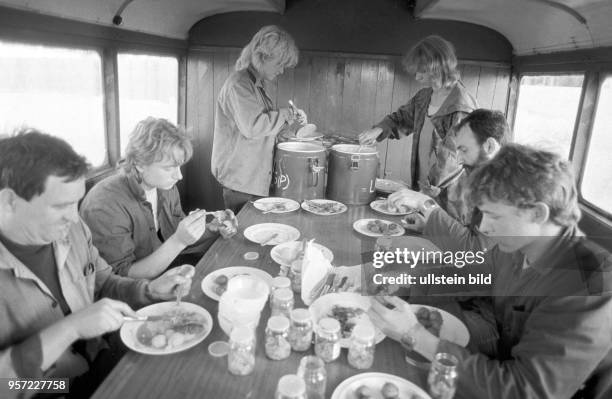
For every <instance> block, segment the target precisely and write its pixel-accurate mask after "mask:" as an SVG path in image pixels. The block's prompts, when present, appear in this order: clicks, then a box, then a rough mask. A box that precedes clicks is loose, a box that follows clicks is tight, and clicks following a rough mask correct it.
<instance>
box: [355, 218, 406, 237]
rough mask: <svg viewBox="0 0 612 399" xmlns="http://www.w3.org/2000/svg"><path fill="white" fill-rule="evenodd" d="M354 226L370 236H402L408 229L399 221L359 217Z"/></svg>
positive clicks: (359, 231) (356, 229) (358, 230)
mask: <svg viewBox="0 0 612 399" xmlns="http://www.w3.org/2000/svg"><path fill="white" fill-rule="evenodd" d="M353 228H354V229H355V231H357V232H358V233H361V234H364V235H366V236H369V237H384V236H391V237H395V236H401V235H404V233H405V232H406V230H404V228H403V227H402V226H400V225H399V223H395V222H390V221H388V220H381V219H359V220H357V221H356V222H355V223H353Z"/></svg>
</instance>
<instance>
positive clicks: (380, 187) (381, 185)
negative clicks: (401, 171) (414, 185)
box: [374, 179, 408, 194]
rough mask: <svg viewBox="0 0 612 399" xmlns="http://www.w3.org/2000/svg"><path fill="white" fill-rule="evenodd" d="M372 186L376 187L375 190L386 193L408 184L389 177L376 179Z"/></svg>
mask: <svg viewBox="0 0 612 399" xmlns="http://www.w3.org/2000/svg"><path fill="white" fill-rule="evenodd" d="M374 187H376V191H380V192H381V193H386V194H391V193H394V192H396V191H399V190H402V189H404V188H408V186H406V185H405V184H403V183H400V182H397V181H395V180H389V179H376V183H375V184H374Z"/></svg>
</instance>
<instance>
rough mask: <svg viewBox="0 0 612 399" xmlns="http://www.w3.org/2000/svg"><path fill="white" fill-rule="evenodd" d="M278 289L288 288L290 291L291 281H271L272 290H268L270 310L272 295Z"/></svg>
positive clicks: (286, 279)
mask: <svg viewBox="0 0 612 399" xmlns="http://www.w3.org/2000/svg"><path fill="white" fill-rule="evenodd" d="M279 288H289V289H291V280H289V278H288V277H282V276H278V277H274V279H272V288H271V289H270V309H272V295H274V291H276V290H277V289H279Z"/></svg>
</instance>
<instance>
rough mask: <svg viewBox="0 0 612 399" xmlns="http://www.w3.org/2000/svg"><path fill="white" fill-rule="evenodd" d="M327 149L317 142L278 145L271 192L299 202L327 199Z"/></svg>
mask: <svg viewBox="0 0 612 399" xmlns="http://www.w3.org/2000/svg"><path fill="white" fill-rule="evenodd" d="M326 165H327V162H326V153H325V148H324V147H323V146H322V145H321V144H318V143H310V142H308V143H303V142H287V143H279V144H278V145H277V146H276V153H275V154H274V178H273V179H272V192H273V195H274V196H276V197H284V198H291V199H293V200H296V201H298V202H301V201H303V200H306V199H315V198H325V167H326Z"/></svg>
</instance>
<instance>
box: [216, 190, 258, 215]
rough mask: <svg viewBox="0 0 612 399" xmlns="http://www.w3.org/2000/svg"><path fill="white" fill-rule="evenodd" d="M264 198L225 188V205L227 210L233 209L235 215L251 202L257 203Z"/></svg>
mask: <svg viewBox="0 0 612 399" xmlns="http://www.w3.org/2000/svg"><path fill="white" fill-rule="evenodd" d="M260 198H262V197H260V196H258V195H253V194H248V193H243V192H240V191H235V190H232V189H229V188H226V187H223V204H224V205H225V208H226V209H231V210H232V211H234V213H235V214H238V212H239V211H240V209H242V207H243V206H244V204H246V203H247V202H249V201H255V200H258V199H260Z"/></svg>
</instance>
